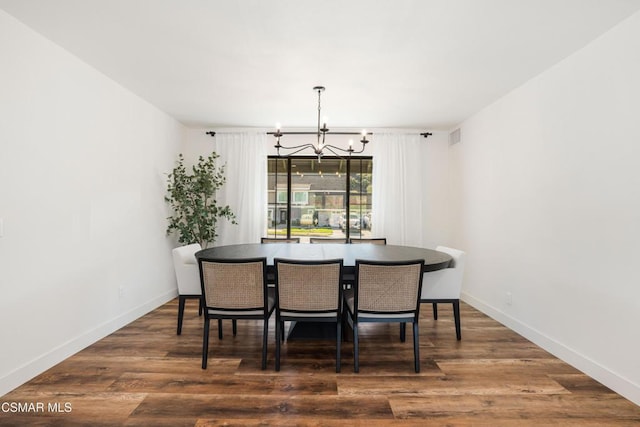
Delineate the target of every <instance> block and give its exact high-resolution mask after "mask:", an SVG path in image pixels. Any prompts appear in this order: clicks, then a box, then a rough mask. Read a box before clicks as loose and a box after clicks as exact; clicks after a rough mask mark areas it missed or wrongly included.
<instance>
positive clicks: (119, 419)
mask: <svg viewBox="0 0 640 427" xmlns="http://www.w3.org/2000/svg"><path fill="white" fill-rule="evenodd" d="M439 312H440V313H439V314H440V318H439V320H437V321H434V320H433V319H432V318H431V315H432V312H431V309H430V306H429V305H424V306H423V312H422V319H421V324H420V351H421V366H422V371H421V373H420V374H415V373H414V371H413V353H412V346H413V343H412V341H411V334H408V335H407V341H406V342H405V343H401V342H400V341H399V338H398V336H399V334H398V326H397V325H382V324H381V325H366V326H365V327H363V328H361V356H360V373H359V374H354V373H353V365H352V363H353V359H352V352H353V346H352V344H351V343H350V342H347V343H344V345H343V352H342V358H343V366H342V373H340V374H336V373H335V371H334V367H335V365H334V363H335V362H334V353H335V350H334V349H335V347H334V344H333V342H331V341H297V342H288V343H286V344H285V345H284V347H283V356H282V369H281V371H280V372H278V373H276V372H275V371H274V361H273V354H274V343H273V340H274V330H273V319H272V323H271V331H270V339H269V345H270V348H269V360H268V369H267V370H266V371H262V370H261V369H260V338H261V326H260V323H259V322H253V321H251V322H249V321H246V322H239V323H238V335H237V336H236V337H234V336H233V335H232V333H231V323H230V322H225V324H224V332H225V337H224V339H223V340H222V341H219V340H218V338H217V335H216V332H215V331H212V334H211V350H210V358H209V367H208V369H207V370H202V369H201V367H200V355H201V346H202V344H201V343H202V320H201V318H199V317H198V315H197V308H196V306H195V302H193V303H192V305H189V303H187V310H186V313H185V323H184V326H183V333H182V335H181V336H177V335H176V334H175V327H176V313H177V301H176V300H174V301H171V302H169V303H167V304H165V305H164V306H162V307H160V308H158V309H157V310H155V311H153V312H152V313H150V314H148V315H146V316H144V317H142V318H140V319H138V320H136V321H135V322H133V323H131V324H130V325H128V326H126V327H125V328H122V329H121V330H119V331H117V332H116V333H114V334H112V335H110V336H109V337H107V338H105V339H103V340H101V341H99V342H97V343H95V344H94V345H92V346H90V347H88V348H87V349H85V350H83V351H81V352H79V353H78V354H76V355H74V356H73V357H70V358H69V359H67V360H65V361H64V362H62V363H60V364H59V365H57V366H55V367H53V368H52V369H50V370H48V371H47V372H45V373H43V374H42V375H40V376H38V377H36V378H34V379H33V380H32V381H29V382H28V383H26V384H24V385H22V386H21V387H19V388H17V389H16V390H14V391H13V392H11V393H9V394H7V395H5V396H3V397H2V398H0V401H1V402H3V403H7V402H9V403H15V402H19V403H21V404H25V403H33V404H34V405H37V404H43V405H44V408H43V411H41V412H36V413H34V412H28V413H11V412H5V411H2V412H0V425H16V426H18V425H59V426H76V425H77V426H89V425H91V426H100V425H126V426H216V425H225V426H265V425H286V426H290V425H300V426H331V425H336V426H367V427H378V426H405V425H409V426H498V427H499V426H529V425H531V426H534V425H535V426H640V407H638V406H637V405H634V404H633V403H631V402H629V401H628V400H625V399H624V398H622V397H621V396H619V395H617V394H616V393H614V392H612V391H611V390H609V389H607V388H606V387H604V386H602V385H601V384H599V383H598V382H596V381H594V380H593V379H591V378H589V377H588V376H586V375H584V374H582V373H581V372H579V371H577V370H576V369H574V368H572V367H571V366H569V365H567V364H566V363H564V362H562V361H560V360H558V359H557V358H555V357H553V356H551V355H550V354H549V353H547V352H546V351H544V350H542V349H540V348H539V347H537V346H535V345H533V344H532V343H531V342H529V341H527V340H526V339H524V338H522V337H521V336H519V335H518V334H516V333H514V332H512V331H511V330H509V329H507V328H505V327H504V326H502V325H500V324H499V323H497V322H495V321H494V320H492V319H490V318H488V317H487V316H485V315H483V314H482V313H480V312H478V311H476V310H475V309H473V308H472V307H470V306H468V305H466V304H462V327H463V329H462V334H463V337H462V341H460V342H458V341H456V339H455V331H454V326H453V319H452V315H451V310H450V308H449V307H447V306H443V307H441V308H440V310H439ZM65 404H66V406H65ZM50 405H53V408H49V406H50ZM55 405H58V407H57V408H58V412H55V411H52V410H51V409H55ZM5 408H7V407H6V406H5ZM35 408H36V409H37V406H36V407H35Z"/></svg>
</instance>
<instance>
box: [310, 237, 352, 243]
mask: <svg viewBox="0 0 640 427" xmlns="http://www.w3.org/2000/svg"><path fill="white" fill-rule="evenodd" d="M309 243H347V239H346V238H339V237H338V238H333V237H310V238H309Z"/></svg>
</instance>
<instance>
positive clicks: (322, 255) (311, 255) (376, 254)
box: [196, 243, 452, 277]
mask: <svg viewBox="0 0 640 427" xmlns="http://www.w3.org/2000/svg"><path fill="white" fill-rule="evenodd" d="M260 257H266V258H267V272H268V273H271V274H273V273H274V270H273V269H274V266H273V260H274V258H288V259H299V260H324V259H336V258H341V259H343V260H344V261H343V262H344V268H343V272H344V275H345V276H346V275H349V276H351V277H353V275H354V274H355V266H356V259H362V260H368V261H402V260H413V259H423V260H424V267H423V271H425V272H427V271H435V270H440V269H443V268H447V267H449V264H450V263H451V260H452V258H451V256H450V255H449V254H446V253H444V252H439V251H436V250H433V249H426V248H417V247H412V246H396V245H375V244H370V243H360V244H333V243H248V244H241V245H229V246H216V247H212V248H207V249H203V250H201V251H199V252H197V253H196V258H197V259H199V260H204V261H206V260H211V259H216V258H221V259H227V260H228V259H241V258H260Z"/></svg>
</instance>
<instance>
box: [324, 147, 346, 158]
mask: <svg viewBox="0 0 640 427" xmlns="http://www.w3.org/2000/svg"><path fill="white" fill-rule="evenodd" d="M324 148H326V149H327V151H330V152H331V153H333V155H334V156H336V157H337V158H339V159H343V160H344V156H341V155H340V154H338V153H336V152H335V151H333V150H332V148H337V149H338V150H341V148H339V147H336V146H334V145H325V146H324ZM342 151H344V150H342Z"/></svg>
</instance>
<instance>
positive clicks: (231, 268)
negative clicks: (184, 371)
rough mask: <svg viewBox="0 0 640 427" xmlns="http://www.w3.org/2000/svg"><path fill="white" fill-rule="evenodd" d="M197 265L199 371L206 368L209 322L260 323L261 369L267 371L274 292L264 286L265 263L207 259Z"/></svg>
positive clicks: (262, 260) (257, 259) (262, 259)
mask: <svg viewBox="0 0 640 427" xmlns="http://www.w3.org/2000/svg"><path fill="white" fill-rule="evenodd" d="M199 265H200V282H201V288H202V299H203V302H204V315H205V316H204V333H203V340H202V369H206V368H207V359H208V354H209V322H210V321H211V320H212V319H217V320H222V319H232V320H245V319H262V323H263V327H262V369H266V367H267V335H268V330H269V318H270V317H271V314H272V313H273V311H274V308H275V295H274V292H273V290H270V289H269V288H268V286H267V275H266V272H267V259H266V258H264V257H262V258H246V259H207V260H206V261H203V260H199ZM234 326H235V325H234ZM235 332H236V331H235V328H234V334H235ZM218 336H219V337H221V335H220V333H219V335H218Z"/></svg>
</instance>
